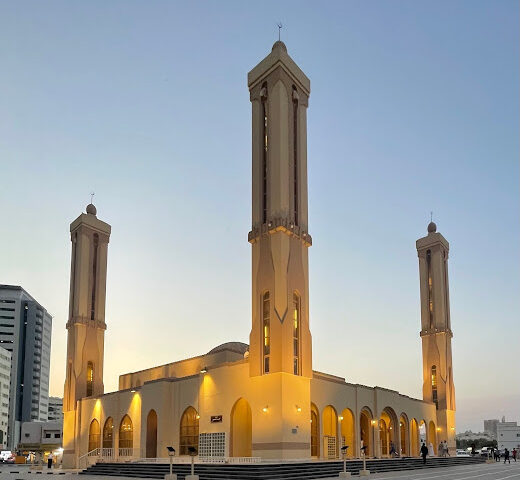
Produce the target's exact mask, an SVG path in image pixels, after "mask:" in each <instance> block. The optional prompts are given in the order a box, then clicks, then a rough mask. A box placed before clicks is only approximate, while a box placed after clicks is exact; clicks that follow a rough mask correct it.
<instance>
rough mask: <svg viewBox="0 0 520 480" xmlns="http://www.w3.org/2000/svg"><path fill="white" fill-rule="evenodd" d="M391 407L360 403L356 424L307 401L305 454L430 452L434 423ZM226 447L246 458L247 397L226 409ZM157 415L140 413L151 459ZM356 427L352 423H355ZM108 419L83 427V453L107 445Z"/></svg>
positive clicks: (190, 420) (183, 445)
mask: <svg viewBox="0 0 520 480" xmlns="http://www.w3.org/2000/svg"><path fill="white" fill-rule="evenodd" d="M199 418H200V417H199V415H198V413H197V410H195V408H193V407H191V406H190V407H188V408H186V410H184V412H183V414H182V417H181V421H180V425H179V427H180V429H179V454H180V455H189V449H190V447H193V448H195V449H196V450H198V447H199ZM397 418H398V417H397V415H396V413H395V411H394V410H393V409H392V408H390V407H385V408H384V409H383V411H382V412H381V415H380V417H379V419H377V420H376V419H374V417H373V415H372V411H371V410H370V409H369V408H368V407H364V408H362V410H361V412H360V415H359V423H356V418H355V414H354V412H353V411H352V410H350V409H349V408H345V409H343V410H342V412H341V415H339V416H338V414H337V411H336V409H335V408H334V407H333V406H332V405H327V406H326V407H325V408H324V409H323V411H322V413H321V415H320V412H319V409H318V408H317V406H316V405H315V404H314V403H312V404H311V406H310V422H311V443H310V448H311V456H312V457H317V458H320V457H324V458H337V457H339V455H340V448H341V447H342V446H345V445H347V446H348V447H349V448H348V450H347V457H350V458H353V457H359V456H361V448H362V447H366V456H367V457H388V456H399V455H401V456H418V455H419V451H420V445H421V443H422V442H425V443H427V444H429V443H432V445H433V448H434V451H435V452H436V442H437V431H436V430H437V429H436V427H435V423H434V422H433V421H430V422H428V423H426V422H425V421H424V420H421V421H420V423H419V422H418V421H417V419H415V418H412V419H411V420H409V419H408V417H407V415H406V414H405V413H401V415H400V416H399V420H397ZM230 420H231V423H230V432H229V434H230V449H229V454H230V456H232V457H250V456H251V455H252V414H251V406H250V405H249V402H248V401H247V400H246V399H244V398H239V399H238V400H237V401H236V402H235V404H234V405H233V407H232V410H231V413H230ZM158 423H159V422H158V417H157V412H156V411H155V410H153V409H152V410H150V411H149V412H148V415H147V418H146V457H147V458H155V457H157V455H158V452H157V426H158ZM356 427H358V428H356ZM113 430H114V421H113V419H112V417H108V418H107V419H106V421H105V423H104V426H103V433H102V435H101V429H100V424H99V421H98V420H97V419H93V420H92V421H91V423H90V427H89V436H88V448H89V452H90V451H93V450H95V449H97V448H100V447H102V448H103V449H112V448H113V443H114V441H113ZM132 447H133V423H132V420H131V418H130V417H129V416H128V415H125V416H124V417H123V418H122V420H121V423H120V427H119V448H120V449H121V448H123V449H131V448H132Z"/></svg>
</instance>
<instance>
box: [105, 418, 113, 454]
mask: <svg viewBox="0 0 520 480" xmlns="http://www.w3.org/2000/svg"><path fill="white" fill-rule="evenodd" d="M113 447H114V421H113V420H112V417H108V418H107V419H106V421H105V425H104V427H103V448H113Z"/></svg>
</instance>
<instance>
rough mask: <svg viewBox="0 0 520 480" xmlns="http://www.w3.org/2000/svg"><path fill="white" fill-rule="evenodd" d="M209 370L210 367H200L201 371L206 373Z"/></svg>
mask: <svg viewBox="0 0 520 480" xmlns="http://www.w3.org/2000/svg"><path fill="white" fill-rule="evenodd" d="M207 371H208V367H202V368H201V369H200V373H206V372H207Z"/></svg>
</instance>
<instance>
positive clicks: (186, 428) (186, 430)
mask: <svg viewBox="0 0 520 480" xmlns="http://www.w3.org/2000/svg"><path fill="white" fill-rule="evenodd" d="M189 447H193V448H195V449H196V450H197V451H198V450H199V415H198V414H197V410H195V409H194V408H193V407H188V408H187V409H186V410H184V413H183V414H182V417H181V428H180V439H179V450H180V452H179V455H188V454H189V453H190V452H189Z"/></svg>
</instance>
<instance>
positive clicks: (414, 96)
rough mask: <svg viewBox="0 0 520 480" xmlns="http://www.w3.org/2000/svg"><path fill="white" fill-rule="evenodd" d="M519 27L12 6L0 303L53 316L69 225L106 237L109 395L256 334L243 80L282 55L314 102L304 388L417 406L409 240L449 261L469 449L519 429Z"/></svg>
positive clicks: (494, 5)
mask: <svg viewBox="0 0 520 480" xmlns="http://www.w3.org/2000/svg"><path fill="white" fill-rule="evenodd" d="M519 14H520V11H519V4H518V2H517V1H516V0H515V1H512V0H501V1H499V2H496V1H491V0H489V1H479V0H468V1H462V0H458V1H438V2H427V1H416V0H411V1H408V0H400V1H371V2H366V1H337V2H334V1H327V2H318V1H316V2H302V1H284V2H280V1H269V0H266V1H263V2H261V3H256V4H255V3H252V2H244V1H235V2H231V1H226V2H223V1H219V2H214V1H211V2H209V1H204V2H203V1H199V2H189V1H183V2H180V1H178V2H174V1H131V0H125V1H122V0H120V1H110V2H106V1H89V2H71V1H69V0H63V1H53V0H50V1H46V2H41V1H24V2H14V1H11V2H8V1H5V0H4V1H2V2H0V52H1V53H0V59H1V67H0V92H1V93H0V208H1V223H0V225H1V235H0V283H8V284H18V285H22V286H23V287H24V288H26V289H27V290H28V291H29V292H30V293H31V294H32V295H33V296H34V297H35V298H36V299H37V300H38V301H39V302H41V303H42V304H43V305H44V306H45V307H46V308H47V309H48V310H49V311H50V312H51V313H52V314H53V316H54V324H53V342H52V358H51V377H52V378H51V393H52V394H54V395H60V396H61V395H62V393H63V382H64V371H65V369H64V364H65V348H66V331H65V322H66V320H67V318H66V316H67V308H68V288H69V286H68V285H69V271H70V238H69V233H68V229H69V223H70V222H71V221H72V220H74V219H75V218H76V217H77V216H78V215H79V214H80V213H81V212H82V211H83V210H84V208H85V205H86V204H87V203H88V202H89V199H90V196H89V193H90V192H91V191H95V192H96V195H95V204H96V206H97V208H98V217H99V218H101V219H102V220H105V221H107V222H108V223H110V224H111V225H112V232H113V233H112V238H111V241H110V247H109V265H108V268H109V270H108V286H107V316H106V322H107V324H108V330H107V332H106V349H105V387H106V391H111V390H114V389H115V388H116V387H117V379H118V375H119V374H121V373H125V372H128V371H133V370H138V369H142V368H145V367H150V366H153V365H157V364H161V363H167V362H171V361H174V360H178V359H182V358H185V357H187V356H194V355H198V354H202V353H205V352H207V351H208V350H210V349H211V348H212V347H214V346H215V345H218V344H220V343H223V342H226V341H229V340H239V341H244V342H247V341H248V335H249V330H250V323H251V311H250V310H251V306H250V305H251V300H250V296H251V288H250V246H249V244H248V243H247V232H248V231H249V228H250V223H251V219H250V210H251V208H250V202H251V200H250V199H251V193H250V190H251V179H250V177H251V134H250V102H249V94H248V90H247V82H246V74H247V72H248V71H249V70H250V69H251V68H252V67H253V66H255V65H256V64H257V63H258V62H259V61H260V60H261V59H262V58H263V57H264V56H266V55H267V54H268V53H269V52H270V50H271V46H272V43H273V42H274V40H276V38H277V28H276V22H277V21H281V22H282V23H283V24H284V28H283V30H282V39H283V40H284V42H285V43H286V44H287V47H288V51H289V54H290V55H291V56H292V58H293V59H294V60H295V61H296V62H297V63H298V64H299V66H300V67H301V68H302V70H303V71H304V72H305V73H306V74H307V76H308V77H309V78H310V79H311V90H312V92H311V98H310V105H309V111H308V158H309V167H308V168H309V203H310V205H309V217H310V218H309V224H310V225H309V230H310V233H311V234H312V236H313V240H314V245H313V247H312V248H311V249H310V275H311V276H310V295H311V296H310V305H311V331H312V334H313V365H314V368H315V369H316V370H320V371H326V372H329V373H332V374H336V375H340V376H343V377H345V378H346V379H347V381H349V382H357V383H363V384H367V385H379V386H383V387H389V388H393V389H397V390H399V391H400V392H402V393H405V394H408V395H413V396H419V397H420V396H421V388H422V378H421V346H420V339H419V330H420V317H419V284H418V262H417V254H416V251H415V240H416V239H417V238H419V237H421V236H424V235H425V234H426V226H427V224H428V222H429V215H430V210H433V212H434V220H435V221H436V222H437V225H438V229H439V231H440V232H441V233H442V234H443V235H444V236H445V237H446V238H447V239H448V241H449V242H450V246H451V250H450V286H451V317H452V326H453V331H454V335H455V336H454V339H453V356H454V358H453V362H454V378H455V385H456V393H457V407H458V412H457V415H458V430H459V431H460V430H465V429H467V428H472V429H473V430H477V429H482V422H481V420H482V419H483V418H495V417H501V416H502V415H506V417H508V418H511V419H515V420H520V374H519V373H518V348H519V343H520V341H519V340H520V322H519V320H520V315H519V313H518V312H519V308H518V307H519V293H520V275H519V271H520V270H519V266H520V255H519V253H520V252H519V245H520V243H519V241H520V228H519V213H520V211H519V210H520V209H519V176H520V175H519V173H520V172H519V162H518V159H519V138H518V132H519V110H518V105H519V94H518V85H519V63H518V58H519V42H518V40H519V38H518V37H519Z"/></svg>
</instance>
